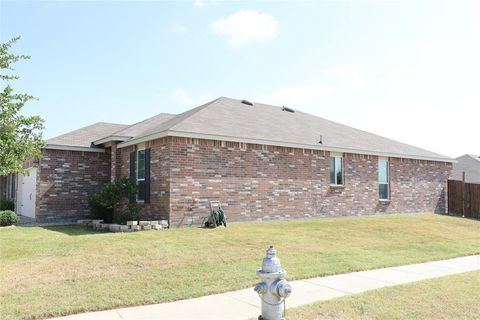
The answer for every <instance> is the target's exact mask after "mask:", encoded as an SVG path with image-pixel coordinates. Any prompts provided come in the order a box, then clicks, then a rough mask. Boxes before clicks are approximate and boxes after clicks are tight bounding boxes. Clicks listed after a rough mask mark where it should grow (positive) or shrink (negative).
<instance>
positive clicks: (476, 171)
mask: <svg viewBox="0 0 480 320" xmlns="http://www.w3.org/2000/svg"><path fill="white" fill-rule="evenodd" d="M455 160H457V162H456V163H454V164H453V170H452V175H451V178H452V179H454V180H462V172H465V182H467V183H480V156H478V155H473V154H465V155H463V156H461V157H458V158H456V159H455Z"/></svg>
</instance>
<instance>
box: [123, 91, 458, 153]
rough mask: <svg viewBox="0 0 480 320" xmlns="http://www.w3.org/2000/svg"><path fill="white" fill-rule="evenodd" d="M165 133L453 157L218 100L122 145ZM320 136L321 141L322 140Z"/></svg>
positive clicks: (298, 113)
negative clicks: (320, 142)
mask: <svg viewBox="0 0 480 320" xmlns="http://www.w3.org/2000/svg"><path fill="white" fill-rule="evenodd" d="M162 135H179V136H182V135H183V136H191V137H205V138H207V137H208V138H212V139H214V138H217V139H218V140H228V139H231V140H233V141H244V142H250V143H260V144H262V143H263V144H273V145H283V146H298V147H304V148H309V147H311V148H315V149H325V150H331V151H336V150H338V151H343V152H349V151H351V152H362V153H366V154H378V155H388V156H398V157H404V158H416V159H430V160H439V161H452V159H451V158H449V157H447V156H443V155H440V154H437V153H434V152H431V151H428V150H424V149H421V148H417V147H414V146H411V145H408V144H404V143H401V142H398V141H394V140H391V139H388V138H384V137H381V136H378V135H375V134H372V133H368V132H365V131H362V130H358V129H355V128H352V127H349V126H346V125H342V124H340V123H336V122H333V121H330V120H326V119H323V118H320V117H317V116H314V115H311V114H308V113H304V112H301V111H295V112H294V113H291V112H287V111H282V108H281V107H276V106H271V105H266V104H262V103H254V105H253V106H249V105H246V104H243V103H241V100H235V99H230V98H225V97H222V98H218V99H216V100H213V101H211V102H209V103H207V104H204V105H202V106H200V107H197V108H194V109H191V110H189V111H187V112H184V113H182V114H179V115H178V116H176V117H173V118H171V119H170V120H167V121H165V122H162V123H160V124H158V125H153V126H151V127H150V128H148V129H147V130H145V131H143V132H141V133H139V134H138V135H136V136H135V137H134V138H132V139H131V140H129V141H126V142H124V143H122V144H120V147H122V146H127V145H131V144H134V143H137V142H141V141H148V140H150V139H155V138H157V137H160V136H162ZM320 136H322V144H319V140H320Z"/></svg>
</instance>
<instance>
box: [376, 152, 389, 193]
mask: <svg viewBox="0 0 480 320" xmlns="http://www.w3.org/2000/svg"><path fill="white" fill-rule="evenodd" d="M378 196H379V198H380V200H389V199H390V174H389V169H388V160H383V159H380V160H378Z"/></svg>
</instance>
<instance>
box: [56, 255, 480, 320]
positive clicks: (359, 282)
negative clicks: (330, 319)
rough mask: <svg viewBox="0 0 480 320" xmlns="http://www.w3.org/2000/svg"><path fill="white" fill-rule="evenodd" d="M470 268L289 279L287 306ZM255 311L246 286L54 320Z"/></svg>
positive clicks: (478, 262)
mask: <svg viewBox="0 0 480 320" xmlns="http://www.w3.org/2000/svg"><path fill="white" fill-rule="evenodd" d="M474 270H480V255H475V256H467V257H460V258H455V259H449V260H440V261H433V262H427V263H419V264H411V265H406V266H400V267H391V268H384V269H376V270H368V271H361V272H352V273H347V274H340V275H335V276H327V277H319V278H312V279H305V280H298V281H293V282H290V283H291V285H292V289H293V291H292V295H291V296H290V297H289V298H288V299H287V308H292V307H297V306H300V305H304V304H308V303H312V302H315V301H322V300H328V299H332V298H337V297H342V296H347V295H350V294H355V293H360V292H364V291H368V290H372V289H378V288H383V287H388V286H394V285H398V284H404V283H410V282H415V281H420V280H425V279H431V278H437V277H442V276H447V275H452V274H457V273H462V272H467V271H474ZM252 272H254V270H252ZM259 314H260V299H259V298H258V296H257V294H256V293H255V292H254V291H253V288H249V289H244V290H238V291H232V292H226V293H221V294H214V295H210V296H205V297H200V298H195V299H189V300H180V301H175V302H169V303H161V304H154V305H146V306H139V307H130V308H122V309H115V310H107V311H99V312H89V313H82V314H76V315H71V316H67V317H62V318H55V319H62V320H67V319H68V320H85V319H94V320H97V319H110V320H115V319H118V320H130V319H169V320H170V319H210V320H212V319H234V320H236V319H238V320H245V319H249V318H254V317H257V316H258V315H259Z"/></svg>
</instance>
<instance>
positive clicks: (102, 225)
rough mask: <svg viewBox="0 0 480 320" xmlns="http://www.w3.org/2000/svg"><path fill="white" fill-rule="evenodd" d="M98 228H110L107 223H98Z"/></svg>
mask: <svg viewBox="0 0 480 320" xmlns="http://www.w3.org/2000/svg"><path fill="white" fill-rule="evenodd" d="M99 228H100V229H102V230H109V229H110V228H109V224H108V223H100V226H99Z"/></svg>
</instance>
